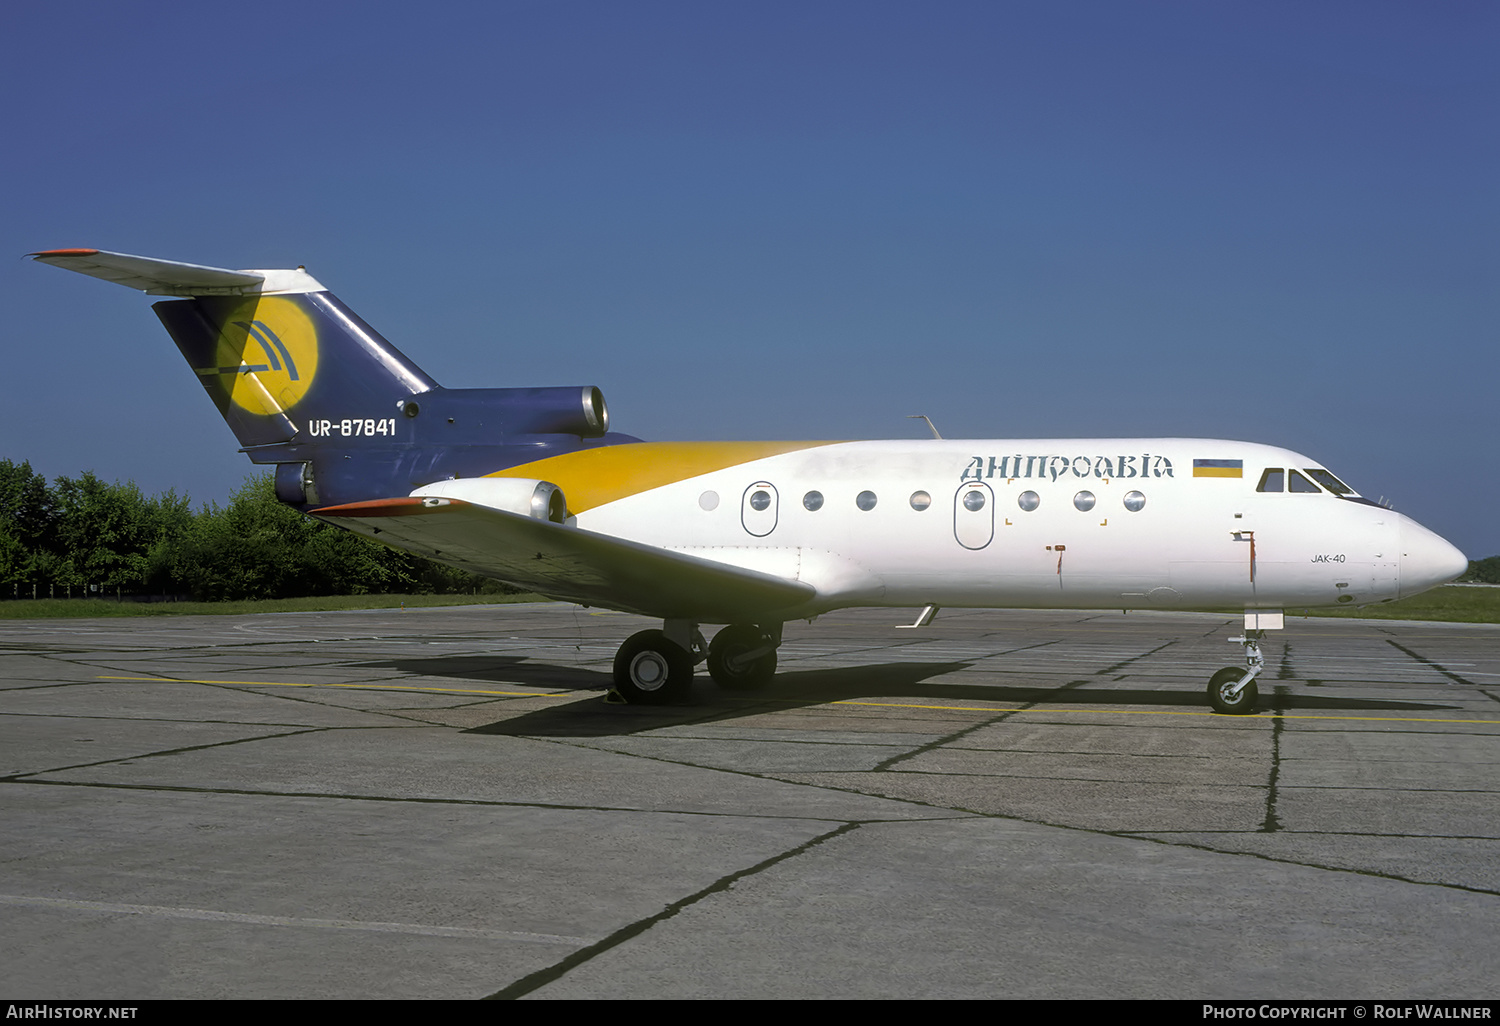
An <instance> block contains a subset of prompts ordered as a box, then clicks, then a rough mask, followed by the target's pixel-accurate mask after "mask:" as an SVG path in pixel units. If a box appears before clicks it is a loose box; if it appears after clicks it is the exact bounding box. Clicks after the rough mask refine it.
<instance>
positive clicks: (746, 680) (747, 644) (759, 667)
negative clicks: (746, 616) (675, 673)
mask: <svg viewBox="0 0 1500 1026" xmlns="http://www.w3.org/2000/svg"><path fill="white" fill-rule="evenodd" d="M769 643H770V637H769V636H768V635H767V634H766V632H765V631H763V630H761V629H760V628H759V627H757V626H756V625H755V624H753V623H732V624H730V625H729V626H728V627H725V628H724V629H723V630H721V631H720V632H719V633H718V634H715V635H714V640H713V641H712V642H710V643H709V646H708V675H709V676H710V677H712V678H713V679H714V680H715V681H717V682H718V684H719V686H720V687H721V688H727V689H729V690H731V691H749V690H751V689H753V688H759V687H764V686H765V685H766V684H767V683H769V682H770V680H771V678H772V677H774V676H776V649H775V648H774V647H773V648H771V650H770V651H768V652H766V653H764V654H763V655H759V656H756V657H755V658H754V659H751V660H749V661H748V662H746V661H743V660H742V658H741V657H742V655H743V654H744V653H746V652H750V651H753V650H755V649H757V648H760V647H762V646H764V645H767V644H769Z"/></svg>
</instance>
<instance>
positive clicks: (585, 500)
mask: <svg viewBox="0 0 1500 1026" xmlns="http://www.w3.org/2000/svg"><path fill="white" fill-rule="evenodd" d="M834 444H836V443H834V442H627V443H626V444H624V445H606V446H601V447H600V448H598V449H581V450H579V451H578V452H570V453H564V454H563V455H561V456H552V457H550V458H548V459H545V460H537V461H536V462H535V463H523V464H521V465H520V466H519V467H508V468H506V469H505V470H499V471H496V472H495V473H493V474H487V475H485V476H486V477H526V478H536V479H539V480H542V481H551V482H552V483H553V484H555V485H557V486H558V487H559V488H561V489H562V491H563V495H565V496H566V497H567V500H568V512H569V513H582V512H583V511H585V510H589V509H593V508H594V507H595V506H602V505H604V504H605V503H607V502H614V501H615V500H616V499H623V498H625V497H626V496H627V495H635V494H636V493H638V492H645V491H650V490H651V489H652V488H660V487H661V486H662V485H668V484H672V483H673V482H676V481H683V480H686V479H687V478H690V477H697V476H698V475H699V474H709V473H712V472H713V471H715V470H723V469H724V468H725V467H733V466H736V465H738V464H741V463H749V462H750V461H751V460H759V459H765V458H766V457H767V456H779V455H781V454H782V453H785V452H796V451H798V450H799V449H811V448H814V447H816V446H819V445H834Z"/></svg>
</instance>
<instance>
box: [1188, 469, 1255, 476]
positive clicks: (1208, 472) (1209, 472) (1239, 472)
mask: <svg viewBox="0 0 1500 1026" xmlns="http://www.w3.org/2000/svg"><path fill="white" fill-rule="evenodd" d="M1193 476H1194V477H1244V476H1245V472H1244V470H1243V469H1241V468H1240V467H1194V468H1193Z"/></svg>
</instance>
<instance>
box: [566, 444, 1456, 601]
mask: <svg viewBox="0 0 1500 1026" xmlns="http://www.w3.org/2000/svg"><path fill="white" fill-rule="evenodd" d="M1195 462H1200V463H1203V464H1214V465H1215V466H1207V465H1205V466H1203V467H1201V468H1195ZM1236 462H1238V464H1239V466H1238V468H1235V469H1237V470H1238V476H1231V475H1232V474H1233V473H1234V471H1233V470H1230V469H1228V468H1227V467H1226V466H1224V465H1228V464H1234V463H1236ZM1267 468H1283V469H1288V470H1291V469H1295V470H1298V471H1305V470H1306V469H1309V468H1312V469H1320V464H1318V463H1317V462H1315V461H1313V460H1310V459H1308V458H1306V457H1305V456H1301V455H1299V454H1297V453H1295V452H1291V451H1289V450H1286V449H1280V448H1276V447H1273V446H1265V445H1256V444H1252V443H1246V442H1231V441H1220V440H1204V439H1028V440H1004V441H971V440H962V441H960V440H951V441H950V440H939V439H934V440H921V441H881V442H846V443H835V444H830V445H822V446H817V447H814V448H808V449H801V450H798V451H794V452H787V453H783V454H780V455H776V456H771V457H767V458H764V459H758V460H754V461H751V462H747V463H741V464H738V465H735V466H731V467H728V468H725V469H722V470H716V471H713V472H711V473H706V474H702V475H699V476H696V477H691V478H687V479H684V480H680V481H676V482H673V483H671V484H667V485H663V486H661V487H657V488H652V489H650V490H647V491H642V492H638V493H635V494H632V495H628V496H626V497H624V498H620V499H616V500H615V501H612V502H608V503H605V504H604V505H601V506H598V507H595V508H593V509H589V510H586V511H584V512H582V513H580V514H578V516H577V518H576V523H577V526H578V527H579V528H581V529H584V530H588V531H594V532H599V533H602V534H607V535H612V536H616V537H621V538H625V539H629V540H631V541H636V542H641V543H644V544H648V545H653V546H659V547H661V548H664V549H669V550H672V551H676V552H682V553H686V554H690V555H694V556H698V557H701V558H704V559H710V560H714V561H717V562H721V563H728V564H732V565H735V566H740V567H745V568H747V569H752V570H758V571H762V572H765V573H770V574H774V575H776V576H779V577H784V578H789V579H795V580H800V581H803V582H805V583H807V584H810V585H812V586H813V587H815V588H816V589H817V598H816V600H815V601H813V602H812V603H810V604H809V606H808V608H807V609H806V610H799V611H798V612H799V613H800V612H806V613H808V614H809V615H810V614H811V613H814V612H820V611H825V610H828V609H834V608H839V607H843V606H850V605H886V606H912V605H927V604H932V605H939V606H978V607H1004V606H1033V607H1066V608H1080V607H1109V608H1163V609H1183V608H1199V609H1201V608H1205V607H1240V608H1247V609H1252V608H1266V609H1269V608H1283V607H1295V606H1322V605H1337V604H1340V603H1342V604H1357V605H1363V604H1367V603H1371V602H1381V601H1389V600H1391V599H1395V598H1398V597H1400V596H1401V595H1402V594H1403V593H1413V592H1415V591H1419V590H1422V589H1423V588H1427V587H1430V586H1431V585H1433V584H1435V583H1438V582H1439V581H1442V580H1449V579H1451V578H1452V577H1453V576H1455V575H1456V574H1457V573H1459V572H1461V571H1462V569H1463V566H1464V565H1465V564H1463V562H1462V560H1463V557H1462V555H1461V554H1460V553H1458V551H1457V550H1456V549H1454V548H1453V547H1452V546H1451V545H1448V543H1447V542H1445V541H1443V540H1442V539H1441V538H1438V536H1437V535H1435V534H1432V532H1430V531H1427V530H1426V529H1425V528H1422V527H1421V526H1420V525H1418V524H1416V523H1415V522H1414V521H1412V520H1410V519H1409V518H1407V517H1404V516H1402V515H1400V514H1398V513H1395V512H1393V511H1392V510H1389V509H1385V508H1382V507H1380V506H1376V505H1373V504H1368V503H1365V502H1362V501H1358V500H1353V499H1346V498H1340V497H1338V496H1336V495H1334V494H1331V493H1330V492H1328V491H1324V490H1318V491H1313V492H1292V491H1279V492H1267V491H1257V485H1258V483H1259V482H1260V481H1261V478H1262V475H1263V472H1264V471H1265V470H1266V469H1267ZM810 493H818V496H821V500H822V501H821V504H819V503H818V501H817V497H818V496H812V497H811V498H809V495H810ZM923 493H925V495H926V496H927V498H928V500H929V501H927V502H926V503H925V504H924V502H923ZM862 494H865V498H864V500H863V502H861V499H860V497H861V495H862ZM870 496H873V498H874V502H873V504H871V502H870ZM1127 497H1129V498H1130V499H1131V500H1132V501H1131V502H1130V504H1129V506H1128V505H1127V502H1126V499H1127ZM1090 499H1092V502H1090ZM1028 506H1031V507H1033V508H1026V507H1028ZM1130 506H1135V507H1137V508H1130ZM810 507H816V508H810ZM863 507H869V508H863Z"/></svg>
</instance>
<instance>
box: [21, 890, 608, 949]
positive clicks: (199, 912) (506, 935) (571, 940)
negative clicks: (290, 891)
mask: <svg viewBox="0 0 1500 1026" xmlns="http://www.w3.org/2000/svg"><path fill="white" fill-rule="evenodd" d="M0 905H23V906H32V907H41V908H55V909H70V910H74V911H79V912H102V913H123V914H126V915H144V916H154V917H157V918H163V919H200V920H210V921H217V922H227V923H246V924H250V925H254V926H303V927H314V928H317V929H329V930H356V931H366V932H373V933H404V934H415V935H418V936H425V937H459V938H463V939H466V940H469V939H479V940H499V941H520V942H522V943H525V944H558V945H567V946H576V945H579V944H583V943H584V942H585V941H586V940H587V938H584V937H564V936H560V935H557V934H550V933H529V932H526V931H524V930H491V929H485V928H484V927H476V926H435V925H429V924H425V923H382V922H374V921H369V920H363V919H315V918H309V917H306V916H268V915H260V914H257V913H253V912H224V911H221V910H218V909H208V908H179V907H175V906H170V905H136V904H131V903H128V902H120V901H85V900H82V899H77V898H46V897H40V896H32V895H25V894H0Z"/></svg>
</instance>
